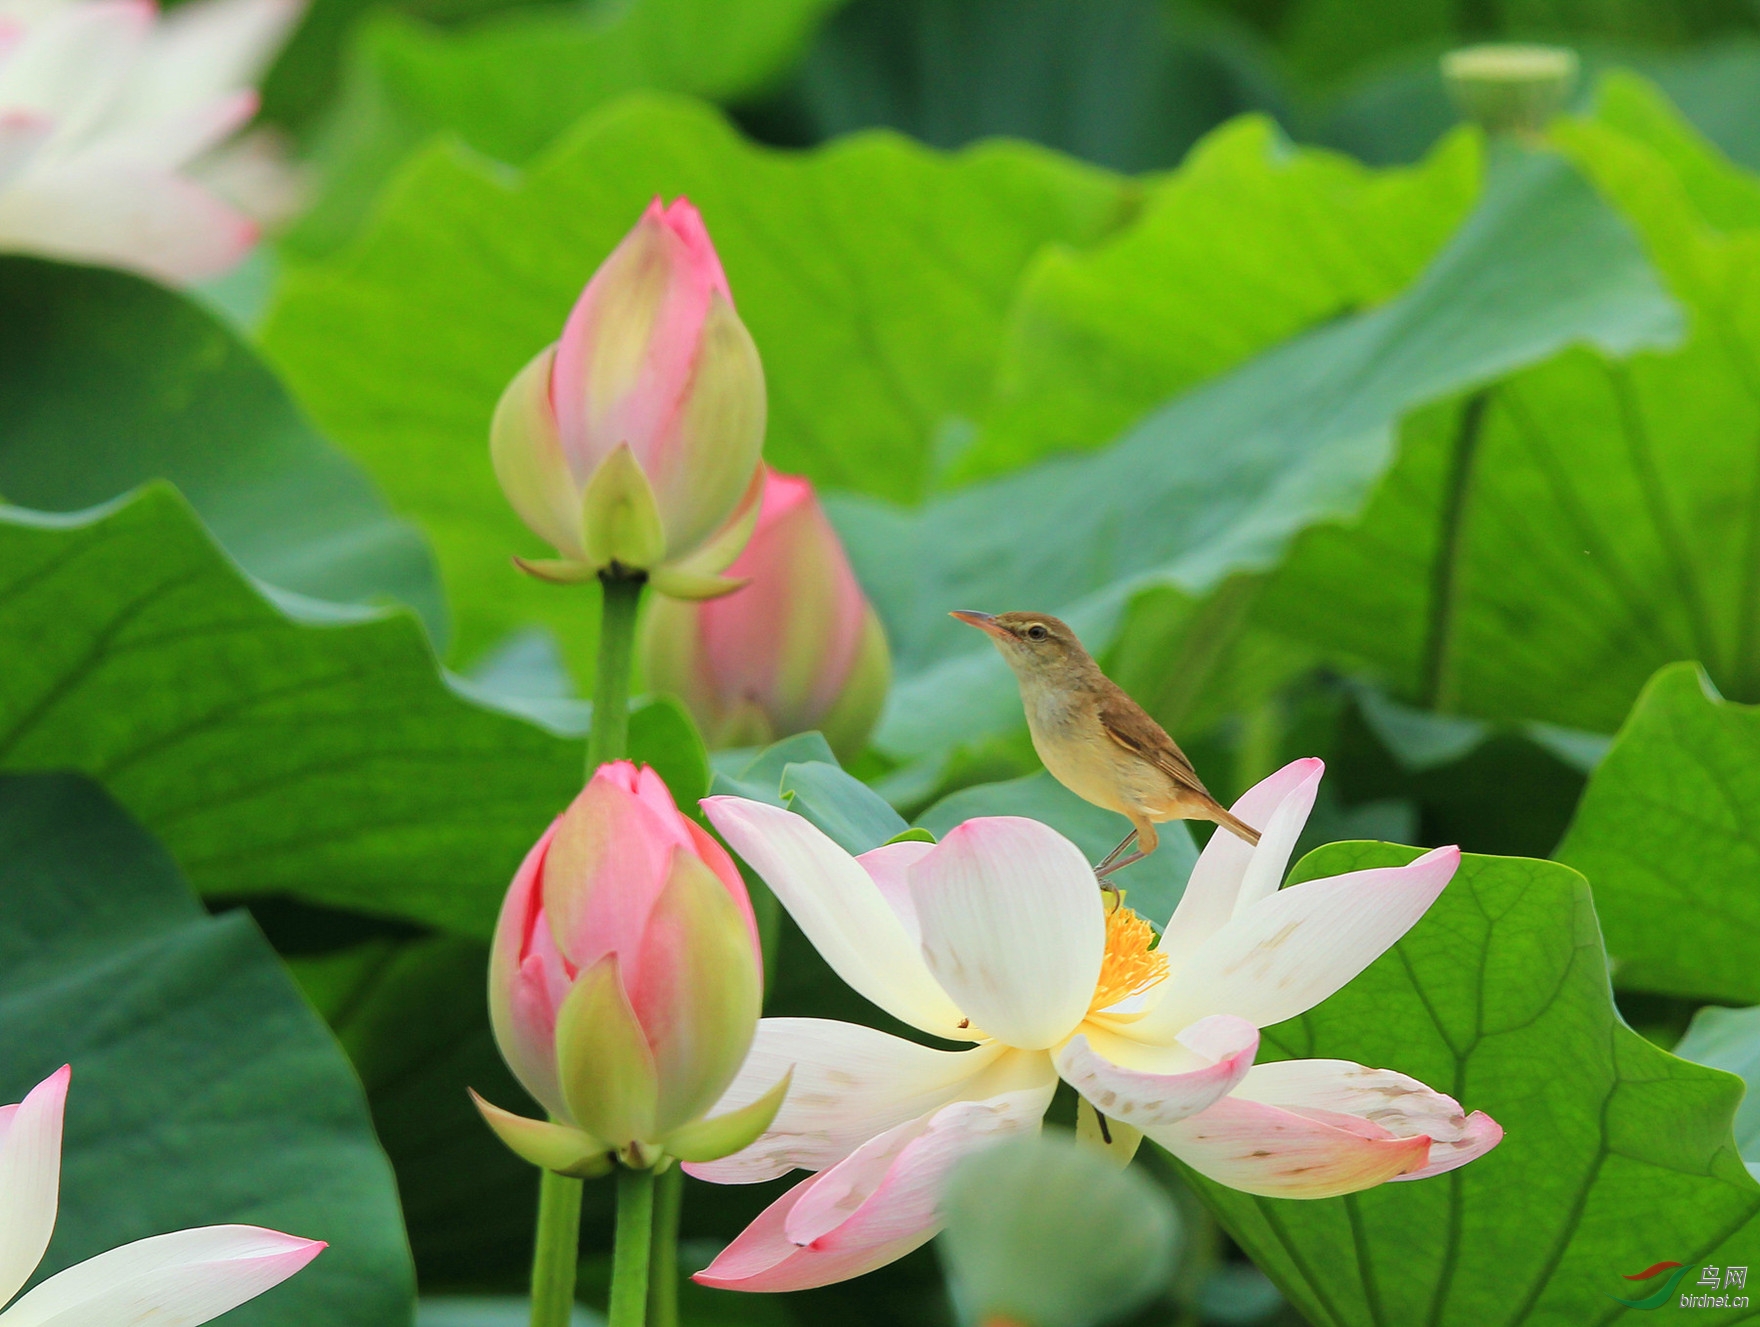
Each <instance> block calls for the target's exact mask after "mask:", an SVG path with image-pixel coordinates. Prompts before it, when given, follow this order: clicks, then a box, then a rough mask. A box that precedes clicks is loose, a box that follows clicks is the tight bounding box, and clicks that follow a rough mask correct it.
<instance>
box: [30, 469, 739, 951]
mask: <svg viewBox="0 0 1760 1327" xmlns="http://www.w3.org/2000/svg"><path fill="white" fill-rule="evenodd" d="M581 597H582V598H583V599H584V598H585V596H581ZM0 650H3V651H4V653H5V656H6V658H7V660H8V663H7V667H6V668H5V670H4V671H3V672H0V769H5V770H32V769H69V768H71V769H77V770H80V771H83V772H84V773H87V774H90V775H91V776H92V777H93V778H95V779H97V780H98V781H99V782H100V783H102V784H103V785H104V786H105V787H106V788H107V789H108V790H109V791H110V793H111V795H113V796H114V797H116V799H117V800H118V801H120V802H122V804H123V805H124V806H126V807H127V808H128V809H129V810H130V811H131V812H132V813H133V814H134V815H135V817H136V818H137V819H139V820H140V821H141V822H142V823H143V824H145V825H146V826H147V827H148V828H149V829H150V830H151V831H152V832H153V833H154V834H155V835H156V836H157V837H158V838H159V839H160V841H162V842H163V843H164V844H165V845H166V847H168V848H169V849H170V850H171V853H172V855H173V856H174V857H176V859H177V861H178V863H179V864H180V865H181V866H182V867H183V869H184V870H185V871H186V872H187V873H188V875H189V877H190V879H191V880H192V881H193V882H194V883H195V885H196V886H197V888H199V889H200V890H202V891H203V892H204V893H207V894H215V895H222V896H226V897H240V896H246V895H260V894H290V895H294V896H296V897H298V898H302V899H305V900H307V901H310V902H316V903H322V904H327V905H331V906H334V907H340V908H345V909H350V910H353V911H357V912H363V913H370V914H376V915H381V916H393V917H402V918H408V919H411V920H414V921H419V922H423V923H427V924H429V925H433V926H439V927H443V928H447V929H450V930H456V931H460V932H463V933H465V934H471V935H478V936H487V935H488V934H489V932H490V930H491V929H492V927H493V925H494V920H495V914H496V910H497V908H498V907H499V904H500V899H501V895H502V893H503V891H504V890H505V889H506V888H507V882H508V880H509V879H511V878H512V875H513V872H514V869H515V868H516V867H517V866H518V865H519V862H520V859H521V858H522V857H523V856H524V854H525V852H526V850H527V849H528V848H529V847H530V846H531V844H532V843H533V842H534V841H535V840H536V839H537V837H538V836H539V835H540V834H541V833H542V832H543V830H544V827H545V825H546V824H548V823H549V821H550V819H551V817H553V816H554V815H555V814H556V813H557V812H558V811H560V810H561V809H562V808H563V807H564V806H566V805H567V804H568V800H569V798H570V797H572V796H573V795H574V793H575V792H576V791H577V790H578V789H579V788H580V784H581V776H582V755H583V752H582V748H583V745H584V744H583V743H582V742H581V741H580V740H579V739H580V733H581V731H582V729H581V728H580V727H579V726H578V724H577V726H575V727H573V728H568V729H563V728H560V727H559V726H556V725H554V724H552V726H545V725H544V724H541V723H539V722H534V721H532V720H531V719H528V718H526V717H522V716H521V715H517V714H515V713H512V712H510V711H509V710H507V709H503V708H497V707H496V706H495V705H494V704H492V703H490V702H489V701H488V700H485V699H483V696H484V694H485V693H483V692H482V691H481V690H480V689H474V688H470V687H467V686H466V685H465V684H464V683H461V682H458V681H456V680H455V679H450V678H448V677H447V676H446V675H444V674H443V673H442V672H441V671H440V670H439V669H438V668H437V667H436V666H435V663H434V657H433V651H432V648H431V646H430V645H429V643H428V641H427V639H426V638H425V636H424V635H423V632H422V629H421V627H420V625H419V624H418V623H417V622H416V620H415V618H414V617H413V616H412V615H410V614H408V613H405V612H386V611H383V610H374V609H364V608H343V607H340V606H337V605H333V604H324V603H319V602H317V601H313V600H295V599H292V598H290V597H288V596H284V595H277V596H276V597H275V598H274V599H273V600H271V599H268V598H265V597H264V594H263V592H262V591H261V589H260V588H259V587H256V586H253V585H252V584H251V583H250V582H249V581H247V580H246V579H245V578H244V577H243V576H242V575H240V573H239V572H238V570H237V568H236V567H235V566H234V565H233V563H232V562H231V561H230V560H229V559H227V557H226V556H225V555H224V554H223V553H222V552H221V551H220V550H219V549H218V548H216V546H215V545H214V543H213V542H212V540H211V539H210V538H209V536H208V534H207V533H206V531H205V530H204V529H203V528H202V526H201V524H200V523H199V522H198V521H197V520H196V519H195V518H194V516H193V515H192V514H191V512H190V509H189V507H188V506H187V505H186V504H185V503H184V502H183V500H182V499H181V498H180V497H179V496H178V495H177V494H176V493H175V492H174V491H173V490H171V489H170V488H168V487H165V486H154V487H151V488H148V489H146V490H145V491H143V492H142V493H141V494H139V495H138V496H135V497H133V498H131V499H129V500H127V501H122V502H118V503H117V504H114V505H112V506H111V507H109V508H105V509H99V510H96V511H91V512H85V513H81V514H77V515H68V516H51V515H45V514H43V513H37V512H28V511H24V510H22V509H19V508H0ZM580 708H581V707H580V706H579V705H578V704H577V705H575V706H574V707H572V708H569V707H567V706H563V705H555V704H552V705H551V706H548V707H545V706H542V705H538V704H535V703H534V704H532V705H530V706H529V710H530V713H532V714H533V715H535V716H537V717H538V718H540V719H541V718H545V717H551V718H553V719H554V718H556V717H560V718H564V719H574V720H578V719H579V717H580V716H579V714H578V710H579V709H580ZM658 709H659V712H658V713H656V714H653V715H650V714H648V713H647V712H646V711H639V712H638V713H637V714H636V715H635V716H634V717H633V718H632V721H631V732H632V737H634V738H635V739H636V740H637V742H638V743H639V745H638V749H637V754H638V756H639V758H641V759H643V760H645V761H646V762H647V763H649V764H652V765H655V766H657V767H660V768H663V769H666V770H667V771H668V775H669V777H671V778H672V779H674V780H675V781H676V783H677V785H678V786H679V787H680V788H681V792H686V793H687V794H688V792H689V791H695V790H697V789H700V788H701V787H702V786H703V785H704V784H705V783H706V782H707V775H706V772H705V767H704V759H703V755H702V748H701V745H700V739H698V738H697V737H696V735H695V733H694V732H693V731H691V730H690V729H689V726H688V724H685V723H684V722H683V720H682V718H681V717H680V715H679V713H678V711H677V709H676V707H675V706H672V705H670V704H665V705H663V706H661V707H658ZM558 711H566V712H564V713H560V714H557V713H556V712H558Z"/></svg>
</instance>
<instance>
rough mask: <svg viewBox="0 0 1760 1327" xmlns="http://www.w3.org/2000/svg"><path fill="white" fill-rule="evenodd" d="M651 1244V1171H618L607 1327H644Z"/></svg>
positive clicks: (652, 1227)
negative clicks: (615, 1225) (615, 1223)
mask: <svg viewBox="0 0 1760 1327" xmlns="http://www.w3.org/2000/svg"><path fill="white" fill-rule="evenodd" d="M653 1244H654V1171H653V1169H652V1168H651V1167H645V1168H643V1169H641V1170H632V1169H629V1168H627V1167H625V1168H621V1169H619V1170H618V1172H617V1235H616V1243H615V1244H613V1245H612V1249H611V1307H610V1311H609V1313H608V1314H607V1322H608V1323H609V1327H643V1322H644V1320H645V1319H646V1317H647V1312H648V1262H649V1258H650V1257H651V1255H652V1253H653Z"/></svg>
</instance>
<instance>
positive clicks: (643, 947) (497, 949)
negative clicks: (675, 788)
mask: <svg viewBox="0 0 1760 1327" xmlns="http://www.w3.org/2000/svg"><path fill="white" fill-rule="evenodd" d="M762 995H763V976H762V970H761V959H760V956H759V949H758V931H757V926H756V924H755V923H754V921H753V918H752V906H751V902H750V900H748V899H747V897H746V887H745V882H744V881H743V880H741V879H740V874H739V868H737V867H736V866H734V864H733V859H732V858H730V857H729V856H728V855H727V852H726V850H725V849H723V848H722V846H721V845H720V844H719V843H717V842H715V840H714V839H713V838H711V837H710V836H709V835H708V834H707V833H705V832H704V831H703V829H702V828H701V827H700V826H698V825H697V824H696V823H695V822H694V821H692V820H691V819H689V818H688V817H687V816H684V815H681V814H679V810H678V807H677V806H676V805H674V803H673V800H672V794H671V793H669V792H668V791H667V790H666V785H665V783H663V782H662V781H661V779H660V776H659V775H658V774H656V773H655V772H654V771H653V770H651V769H647V768H643V769H641V770H638V769H637V768H636V767H635V766H634V765H633V764H631V763H630V762H629V761H626V760H624V761H617V762H615V763H613V764H609V765H601V766H600V767H599V769H598V770H597V771H596V772H595V773H594V775H593V777H592V780H591V781H590V782H589V783H588V784H587V786H586V788H585V789H584V790H583V791H582V792H581V794H580V796H578V797H576V798H575V800H574V802H573V803H572V804H571V805H570V806H569V808H568V810H566V811H564V812H563V813H562V815H560V816H558V817H557V818H556V821H555V823H553V824H552V825H551V826H550V828H549V829H548V830H546V831H545V832H544V837H543V838H541V839H539V840H538V843H537V846H536V847H534V848H533V849H532V850H531V852H530V853H528V854H527V855H526V859H525V862H524V863H523V864H522V865H521V866H520V868H519V872H518V874H516V875H515V876H514V879H513V884H512V886H511V887H510V888H509V889H508V891H507V899H506V901H505V902H504V903H503V905H502V908H501V919H500V921H499V922H498V923H497V924H496V927H495V943H494V948H493V949H492V950H491V951H490V957H489V1020H490V1024H491V1026H492V1027H493V1029H494V1032H495V1041H496V1044H497V1045H498V1046H499V1047H500V1048H501V1055H502V1058H503V1059H505V1060H506V1061H507V1065H508V1067H509V1068H510V1069H512V1070H513V1073H514V1076H515V1077H516V1078H518V1079H519V1081H520V1083H521V1084H522V1085H523V1086H524V1087H525V1089H526V1091H528V1092H530V1093H531V1094H532V1096H533V1097H535V1098H536V1099H537V1100H538V1102H539V1103H540V1104H541V1105H542V1106H543V1107H544V1109H545V1110H547V1111H548V1112H549V1113H550V1119H549V1120H532V1119H526V1118H524V1117H523V1116H519V1115H514V1114H510V1113H509V1112H507V1111H504V1110H502V1109H500V1108H499V1107H497V1106H492V1105H490V1104H489V1103H488V1102H486V1101H484V1100H482V1099H481V1098H480V1097H475V1094H474V1093H473V1094H472V1096H473V1098H475V1100H476V1102H477V1108H478V1110H480V1111H481V1112H482V1114H483V1118H484V1119H485V1120H486V1121H487V1122H488V1124H489V1127H490V1128H492V1129H494V1131H495V1132H496V1134H497V1135H499V1136H500V1138H501V1141H502V1142H504V1143H506V1144H507V1146H508V1147H510V1148H511V1149H512V1150H513V1151H514V1152H515V1153H517V1154H518V1155H519V1156H521V1157H523V1158H525V1159H526V1160H527V1161H530V1162H531V1163H532V1164H533V1165H537V1166H543V1167H545V1168H546V1169H548V1170H554V1171H557V1172H558V1173H561V1174H568V1175H581V1176H586V1175H600V1174H604V1173H605V1172H606V1171H608V1170H609V1169H610V1168H611V1165H612V1160H613V1158H614V1157H615V1158H618V1159H621V1160H622V1161H623V1162H624V1164H626V1165H629V1166H636V1167H642V1166H650V1165H653V1164H655V1163H656V1162H658V1161H659V1160H661V1158H662V1157H665V1156H672V1157H678V1158H681V1159H685V1160H709V1159H710V1158H713V1157H720V1156H725V1155H726V1154H727V1153H729V1152H732V1151H735V1150H737V1149H738V1148H741V1147H744V1146H746V1144H748V1143H749V1142H751V1140H752V1139H754V1138H756V1137H757V1136H758V1135H759V1134H760V1133H761V1132H763V1130H764V1128H765V1127H766V1126H767V1125H768V1124H769V1123H770V1122H771V1120H772V1119H773V1118H774V1116H775V1114H776V1107H777V1105H778V1104H779V1103H780V1102H781V1100H782V1095H783V1093H785V1092H786V1091H787V1090H788V1072H787V1068H786V1066H785V1067H784V1069H783V1070H782V1071H780V1072H778V1074H777V1075H776V1077H775V1078H774V1079H772V1080H771V1081H770V1082H769V1083H767V1084H765V1091H764V1092H762V1093H760V1094H758V1096H757V1097H756V1098H755V1099H754V1100H753V1101H752V1102H748V1103H747V1104H746V1106H745V1108H744V1109H742V1110H738V1111H733V1112H729V1113H726V1114H724V1115H721V1116H718V1117H716V1118H713V1119H704V1118H703V1117H704V1115H705V1114H706V1113H707V1112H708V1110H709V1108H710V1107H711V1106H713V1105H714V1104H715V1102H716V1100H717V1099H718V1098H719V1097H720V1096H721V1095H722V1093H723V1092H724V1091H725V1090H726V1088H727V1086H728V1084H729V1083H730V1082H731V1081H732V1080H733V1076H734V1074H735V1073H736V1072H737V1071H738V1070H739V1067H740V1062H741V1060H743V1059H744V1058H745V1054H746V1050H747V1048H748V1047H749V1046H750V1045H751V1043H752V1034H753V1032H754V1031H755V1030H756V1028H757V1023H758V1010H759V1007H760V1004H761V1002H762Z"/></svg>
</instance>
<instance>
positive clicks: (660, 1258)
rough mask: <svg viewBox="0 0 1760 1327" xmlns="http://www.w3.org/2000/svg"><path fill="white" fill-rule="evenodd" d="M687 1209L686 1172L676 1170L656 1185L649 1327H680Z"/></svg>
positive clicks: (677, 1167)
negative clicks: (681, 1234)
mask: <svg viewBox="0 0 1760 1327" xmlns="http://www.w3.org/2000/svg"><path fill="white" fill-rule="evenodd" d="M683 1207H684V1170H683V1169H682V1168H681V1167H679V1166H676V1165H675V1166H673V1167H672V1168H671V1169H670V1170H667V1171H666V1172H664V1173H663V1174H661V1175H660V1176H659V1177H658V1178H657V1179H656V1180H655V1181H654V1258H653V1262H652V1264H651V1265H650V1267H649V1279H648V1327H678V1216H679V1212H680V1211H681V1210H682V1209H683Z"/></svg>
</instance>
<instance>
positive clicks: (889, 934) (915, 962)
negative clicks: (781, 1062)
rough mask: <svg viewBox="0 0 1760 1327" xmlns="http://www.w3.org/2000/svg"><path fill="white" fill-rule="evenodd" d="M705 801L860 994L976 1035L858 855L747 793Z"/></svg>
mask: <svg viewBox="0 0 1760 1327" xmlns="http://www.w3.org/2000/svg"><path fill="white" fill-rule="evenodd" d="M702 806H703V811H704V813H705V814H706V815H707V816H708V817H709V820H710V822H711V823H712V824H714V826H715V828H716V829H718V830H720V831H721V835H722V837H723V838H725V839H726V840H727V841H728V843H729V844H731V845H732V847H733V850H734V851H735V852H737V853H738V854H739V855H740V856H741V857H743V858H745V860H746V861H747V862H748V863H749V864H750V865H751V867H752V869H753V870H755V871H756V872H757V873H758V874H759V875H760V876H762V877H763V878H764V882H765V883H766V884H768V885H769V886H770V888H771V890H772V892H774V893H775V895H776V897H777V898H778V899H780V900H781V902H782V906H783V907H785V908H787V909H788V914H789V916H791V917H792V918H794V920H795V924H796V925H798V926H799V927H800V928H801V930H802V932H803V933H804V934H805V935H806V937H807V939H808V940H809V941H811V942H812V945H813V948H815V949H817V950H818V951H819V953H820V954H821V955H822V956H823V957H824V959H825V961H826V962H827V963H829V964H830V965H831V967H832V969H833V970H834V971H835V972H836V973H837V975H838V976H840V977H842V978H843V980H844V981H845V982H847V983H848V984H849V986H850V987H851V988H852V989H853V990H854V991H856V993H857V994H859V995H862V996H864V997H866V998H867V999H869V1000H872V1001H873V1002H874V1003H875V1004H877V1005H879V1006H880V1008H882V1009H884V1010H885V1011H886V1012H887V1013H889V1014H891V1015H892V1016H893V1017H895V1018H898V1019H902V1020H903V1021H904V1022H906V1023H909V1024H910V1025H911V1026H913V1027H916V1028H921V1029H922V1030H923V1031H924V1032H928V1033H931V1034H933V1035H934V1036H938V1037H947V1038H951V1039H953V1040H962V1039H963V1040H966V1041H971V1040H974V1039H975V1038H973V1037H972V1036H970V1035H968V1034H965V1033H964V1031H963V1029H962V1028H961V1027H960V1023H961V1022H962V1021H963V1020H964V1019H965V1014H964V1013H963V1012H962V1011H961V1010H960V1008H959V1006H958V1005H956V1004H955V1003H954V1002H953V1001H952V1000H951V999H949V998H948V995H947V992H945V991H944V990H942V988H941V987H940V986H939V985H938V984H937V983H936V981H935V978H934V977H932V976H930V975H929V969H928V967H927V966H926V965H925V963H924V961H923V957H922V955H921V953H920V952H919V950H918V946H917V943H916V940H915V939H914V938H913V937H912V936H911V935H910V934H909V933H908V932H907V931H906V930H905V928H904V925H903V923H901V922H900V921H899V919H898V916H897V914H895V913H894V912H893V910H892V908H891V907H890V906H889V905H888V904H887V902H886V900H885V898H884V897H882V895H881V893H880V891H879V889H877V888H876V887H875V885H874V882H873V881H872V880H871V879H870V878H869V877H868V873H867V872H866V871H864V870H863V869H862V867H861V865H860V863H858V862H857V861H856V859H855V858H854V857H851V856H850V855H849V854H848V853H847V852H845V851H844V850H843V849H842V848H840V847H838V846H837V845H836V844H835V843H833V842H832V841H831V840H830V839H829V838H827V837H826V836H825V834H824V833H823V832H822V831H821V830H820V829H819V828H818V827H817V826H815V825H813V824H812V823H811V822H810V821H808V820H807V819H806V818H805V817H803V816H797V815H795V814H794V812H792V811H785V810H783V809H782V808H781V807H776V806H769V805H766V804H765V803H763V802H752V801H747V800H746V799H744V798H741V797H707V798H704V799H703V803H702ZM772 1081H774V1080H772Z"/></svg>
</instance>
